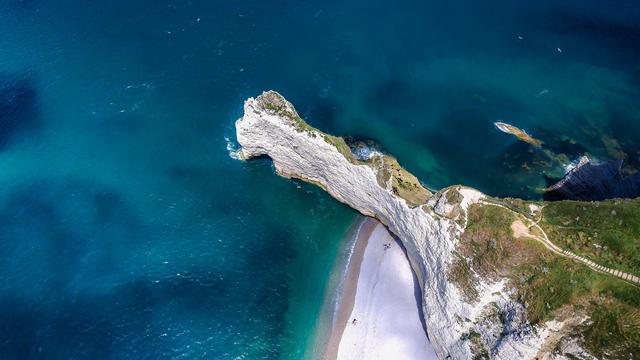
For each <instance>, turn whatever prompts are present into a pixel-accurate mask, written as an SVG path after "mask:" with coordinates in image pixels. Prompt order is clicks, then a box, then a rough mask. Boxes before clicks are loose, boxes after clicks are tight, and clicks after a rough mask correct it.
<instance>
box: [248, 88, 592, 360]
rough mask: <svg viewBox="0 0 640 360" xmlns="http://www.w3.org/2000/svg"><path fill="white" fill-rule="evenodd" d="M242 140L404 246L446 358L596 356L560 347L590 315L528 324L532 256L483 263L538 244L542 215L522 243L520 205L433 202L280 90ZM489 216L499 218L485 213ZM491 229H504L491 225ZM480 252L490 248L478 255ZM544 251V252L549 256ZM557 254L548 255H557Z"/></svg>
mask: <svg viewBox="0 0 640 360" xmlns="http://www.w3.org/2000/svg"><path fill="white" fill-rule="evenodd" d="M236 133H237V140H238V142H239V144H240V145H241V149H240V151H239V154H240V158H241V159H250V158H252V157H257V156H264V155H266V156H268V157H270V158H271V159H272V160H273V164H274V166H275V169H276V171H277V172H278V174H280V175H282V176H285V177H292V178H299V179H302V180H305V181H308V182H311V183H314V184H316V185H318V186H320V187H321V188H323V189H325V190H326V191H327V192H328V193H329V194H331V195H332V196H333V197H334V198H336V199H337V200H339V201H341V202H343V203H345V204H347V205H349V206H350V207H352V208H354V209H355V210H357V211H359V212H360V213H362V214H364V215H367V216H371V217H375V218H377V219H378V220H379V221H381V222H382V223H383V224H385V225H386V226H387V227H388V229H389V230H390V231H391V232H392V233H394V234H395V235H397V236H398V238H399V239H401V241H402V242H403V244H404V246H405V248H406V250H407V254H408V257H409V260H410V262H411V265H412V268H413V270H414V271H415V273H416V275H417V277H418V279H419V282H420V284H421V290H422V296H423V312H424V316H425V322H426V325H427V330H428V335H429V339H430V341H431V343H432V344H433V347H434V348H435V350H436V352H437V354H438V356H439V357H440V358H442V359H445V358H453V359H469V358H474V357H476V358H484V357H492V358H498V359H524V358H536V357H538V358H541V357H553V356H555V355H554V353H553V350H554V349H555V350H557V348H558V347H559V346H560V345H562V346H563V353H570V354H572V355H574V356H579V357H586V358H588V357H590V356H591V355H590V354H589V353H588V352H586V350H584V349H583V348H582V346H581V345H580V341H579V340H580V339H579V337H571V338H569V339H568V340H567V341H565V342H564V343H561V341H560V340H561V339H563V338H565V339H566V338H567V336H566V335H567V333H568V330H570V329H576V328H577V327H578V326H581V324H583V323H584V322H585V319H588V315H585V314H583V313H582V312H580V311H577V312H576V313H575V314H571V315H567V316H559V317H548V316H544V317H541V318H539V319H535V320H532V318H531V317H528V312H530V310H528V306H529V305H528V300H527V298H526V296H525V297H524V298H523V295H522V292H521V291H519V289H518V286H516V285H515V284H516V283H517V282H518V280H517V277H516V276H522V274H515V273H513V272H512V271H511V270H509V269H511V268H512V267H514V266H516V267H517V266H524V265H522V264H524V263H525V262H526V261H529V260H528V259H527V258H526V257H523V256H519V257H518V256H516V257H513V256H512V255H513V254H511V253H505V254H506V255H505V256H503V257H505V258H507V259H511V260H513V262H512V263H508V264H503V263H501V262H500V261H501V259H500V258H497V259H496V263H495V264H494V265H491V264H485V262H486V260H483V259H485V258H483V257H482V256H485V257H486V259H489V258H490V257H491V256H494V255H495V254H499V253H497V252H496V251H497V250H496V249H498V250H503V249H502V248H504V247H505V246H509V244H510V243H509V241H514V244H515V243H516V238H520V237H527V236H529V238H530V239H534V238H535V237H536V236H538V235H536V234H533V233H531V234H529V233H528V231H529V230H532V229H533V217H535V213H536V209H535V208H534V207H529V208H527V207H526V206H525V208H527V209H531V212H530V213H526V214H525V215H523V216H522V220H521V222H524V223H526V224H529V221H531V227H529V228H528V230H527V231H524V232H522V233H521V234H520V235H519V236H516V237H514V236H513V232H512V231H511V230H509V225H510V224H511V223H512V222H513V223H514V224H516V223H517V222H516V221H515V220H516V217H518V216H520V215H518V214H519V213H517V212H515V210H512V208H514V206H513V205H512V204H509V203H503V202H498V201H496V200H495V199H492V198H490V197H488V196H486V195H484V194H482V193H481V192H479V191H477V190H474V189H471V188H468V187H464V186H455V187H450V188H447V189H443V190H441V191H439V192H438V193H435V194H432V193H431V192H429V191H428V190H427V189H426V188H425V187H424V186H423V185H422V184H421V183H420V182H419V181H418V179H417V178H415V176H413V175H411V174H410V173H409V172H407V171H406V170H405V169H403V168H402V167H401V166H400V165H399V163H398V161H397V160H396V159H395V158H393V157H391V156H389V155H383V154H379V155H376V156H373V157H371V158H370V159H367V160H361V159H357V158H356V157H354V156H353V154H352V153H351V150H350V149H349V147H348V145H347V144H346V143H345V142H344V140H343V139H342V138H340V137H335V136H332V135H329V134H325V133H323V132H322V131H320V130H318V129H315V128H313V127H311V126H310V125H308V124H307V123H306V122H305V121H303V120H302V118H301V117H300V116H299V115H298V113H297V112H296V110H295V108H294V107H293V105H291V104H290V103H289V102H288V101H286V100H285V99H284V98H283V97H282V96H281V95H280V94H278V93H276V92H274V91H269V92H265V93H263V94H262V95H260V96H258V97H257V98H255V99H254V98H250V99H248V100H247V101H246V102H245V104H244V115H243V117H242V118H241V119H239V120H238V121H237V122H236ZM488 208H491V209H490V210H491V213H487V214H484V215H483V214H482V211H486V210H487V209H488ZM516 210H517V209H516ZM496 214H497V215H496ZM491 216H498V217H499V218H500V219H506V221H507V222H506V223H505V224H506V229H501V230H500V231H504V232H499V233H491V234H490V235H491V236H489V237H487V236H486V233H487V232H488V231H487V229H488V228H482V227H479V226H482V225H483V222H482V221H483V219H489V218H490V217H491ZM530 217H531V218H530ZM496 221H497V220H496ZM518 221H520V220H518ZM472 222H473V225H474V226H475V227H474V226H471V225H472V224H471V223H472ZM486 226H494V225H493V222H492V221H489V223H488V225H486ZM536 226H537V224H536ZM467 229H470V230H468V231H467ZM465 231H467V237H466V238H465ZM540 231H543V230H542V228H540ZM545 236H546V235H545ZM541 238H542V237H541V236H539V239H538V240H541ZM485 240H486V244H485V242H482V241H485ZM518 241H520V240H518ZM541 241H542V240H541ZM533 242H534V241H533V240H526V241H525V240H522V244H524V245H518V246H529V244H530V243H533ZM469 244H471V245H469ZM478 244H481V245H482V246H486V248H487V250H486V251H485V252H483V253H478V250H477V247H478V246H476V245H478ZM517 244H520V242H517ZM531 246H534V245H531ZM535 246H537V247H535V251H541V252H544V251H546V250H540V247H539V246H538V245H535ZM483 251H484V250H483ZM492 251H493V252H492ZM512 252H514V253H515V252H517V251H516V250H513V251H512ZM547 253H548V251H547ZM547 253H544V254H545V255H544V256H542V257H545V256H555V255H553V254H547ZM483 254H484V255H483ZM516 255H517V254H516ZM521 258H522V259H521ZM545 259H546V258H545ZM483 261H484V262H483ZM526 264H528V265H527V266H529V263H526ZM531 266H533V267H534V268H537V267H538V266H542V265H539V264H537V263H536V264H534V265H531ZM540 271H544V270H543V269H541V270H540ZM532 276H533V275H532ZM525 295H526V294H525ZM561 305H562V306H564V305H566V304H561ZM547 307H549V308H550V307H551V305H549V304H547ZM545 314H546V313H545ZM576 339H577V340H576ZM574 340H575V341H574ZM556 354H557V351H556Z"/></svg>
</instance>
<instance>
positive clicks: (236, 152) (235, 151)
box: [224, 136, 240, 160]
mask: <svg viewBox="0 0 640 360" xmlns="http://www.w3.org/2000/svg"><path fill="white" fill-rule="evenodd" d="M224 141H225V142H226V143H227V153H228V154H229V157H230V158H232V159H234V160H239V159H240V145H238V144H237V143H236V142H234V141H233V140H231V138H230V137H229V136H225V137H224Z"/></svg>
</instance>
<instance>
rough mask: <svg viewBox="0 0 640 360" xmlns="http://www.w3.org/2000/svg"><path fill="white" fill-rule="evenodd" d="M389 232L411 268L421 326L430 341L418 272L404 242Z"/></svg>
mask: <svg viewBox="0 0 640 360" xmlns="http://www.w3.org/2000/svg"><path fill="white" fill-rule="evenodd" d="M385 227H386V226H385ZM387 231H388V232H389V235H391V237H392V238H393V240H394V241H395V242H396V244H398V246H399V247H400V249H402V252H403V253H404V256H405V258H406V259H407V262H408V263H409V266H410V267H411V276H412V277H413V296H414V297H415V299H416V303H417V304H418V315H419V316H420V324H421V325H422V330H424V335H425V336H426V338H427V340H429V331H428V330H427V323H426V322H425V320H424V311H423V309H422V306H423V304H422V299H423V298H422V286H420V280H419V279H418V276H417V275H416V272H415V271H414V269H413V266H412V264H411V261H410V260H409V256H408V255H407V249H406V248H405V247H404V245H403V244H402V241H401V240H400V239H399V238H398V237H397V236H396V235H395V234H393V233H392V232H391V231H389V230H388V229H387Z"/></svg>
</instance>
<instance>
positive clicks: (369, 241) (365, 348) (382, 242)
mask: <svg viewBox="0 0 640 360" xmlns="http://www.w3.org/2000/svg"><path fill="white" fill-rule="evenodd" d="M354 229H355V230H352V231H350V233H349V235H348V237H347V239H349V240H350V241H348V243H347V244H345V247H346V248H347V249H348V256H346V262H340V261H338V262H337V263H336V270H335V274H336V275H338V274H339V284H337V285H336V283H335V282H334V286H333V287H332V286H329V287H328V291H330V292H331V293H330V294H328V297H327V301H326V302H325V306H324V309H323V312H322V320H320V321H319V324H324V325H325V327H324V328H321V326H320V325H319V327H318V330H317V333H318V335H319V336H316V343H315V349H314V351H315V354H314V355H315V356H314V357H313V358H321V359H327V360H338V359H339V360H351V359H362V358H368V359H369V358H370V359H376V358H380V359H383V358H389V356H392V357H393V358H398V359H403V358H406V359H412V358H421V359H436V358H437V357H436V354H435V352H434V350H433V348H432V347H431V345H430V343H429V340H428V337H427V333H426V328H425V325H424V321H423V320H424V319H423V314H422V306H421V296H420V295H419V294H417V295H416V293H415V291H416V287H417V286H418V284H417V279H416V277H415V274H414V273H413V271H412V269H411V266H410V264H409V261H408V259H407V257H406V252H405V250H404V248H403V247H402V244H401V243H400V242H399V241H398V240H397V239H396V238H394V237H393V236H392V235H391V234H390V233H389V232H388V230H387V229H386V227H384V225H382V224H381V223H379V222H378V221H377V220H375V219H372V218H364V219H363V220H362V221H360V222H358V224H357V225H356V226H354ZM334 280H335V279H334ZM353 319H357V320H356V322H355V323H354V322H353ZM399 319H401V321H398V320H399ZM322 336H324V337H322Z"/></svg>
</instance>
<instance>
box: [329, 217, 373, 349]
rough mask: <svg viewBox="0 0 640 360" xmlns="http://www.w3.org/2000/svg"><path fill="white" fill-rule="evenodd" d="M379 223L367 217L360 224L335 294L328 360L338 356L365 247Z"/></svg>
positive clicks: (353, 298)
mask: <svg viewBox="0 0 640 360" xmlns="http://www.w3.org/2000/svg"><path fill="white" fill-rule="evenodd" d="M378 225H379V222H378V221H377V220H375V219H372V218H368V217H367V218H365V219H364V220H362V222H361V223H360V224H359V226H358V231H357V233H356V234H355V240H354V241H355V242H354V244H353V247H352V250H351V254H350V256H349V259H348V264H347V268H346V271H345V273H344V276H343V279H342V284H341V286H340V287H339V288H338V293H337V294H336V295H335V296H336V300H335V302H334V304H335V311H334V314H333V316H332V324H331V329H330V334H329V341H328V342H327V344H326V350H325V353H324V359H326V360H335V359H337V357H338V348H339V346H340V341H341V339H342V335H343V333H344V331H345V328H346V326H347V323H348V322H349V318H350V316H351V312H352V311H353V307H354V304H355V300H356V291H357V286H358V277H359V275H360V268H361V266H362V260H363V258H364V253H365V249H366V247H367V244H368V243H369V238H370V237H371V234H372V233H373V231H374V230H375V229H376V227H377V226H378Z"/></svg>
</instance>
